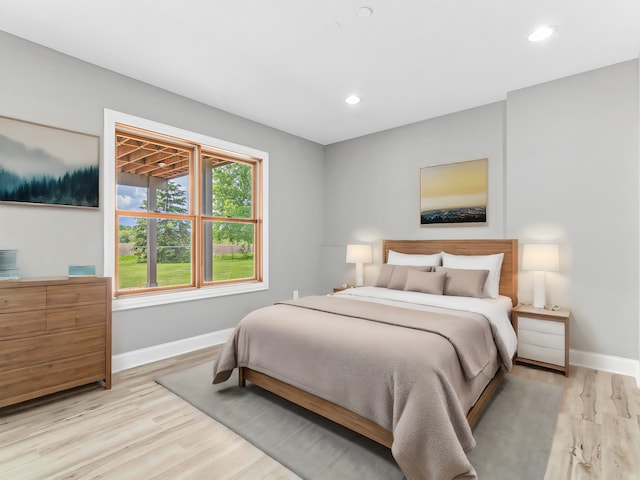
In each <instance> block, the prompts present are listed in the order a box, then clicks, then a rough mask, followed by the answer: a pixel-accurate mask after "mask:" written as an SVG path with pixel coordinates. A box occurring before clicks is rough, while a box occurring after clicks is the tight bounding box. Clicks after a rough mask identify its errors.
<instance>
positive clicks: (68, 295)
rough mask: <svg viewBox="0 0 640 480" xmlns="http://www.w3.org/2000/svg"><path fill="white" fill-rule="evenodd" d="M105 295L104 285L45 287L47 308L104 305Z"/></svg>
mask: <svg viewBox="0 0 640 480" xmlns="http://www.w3.org/2000/svg"><path fill="white" fill-rule="evenodd" d="M106 295H107V289H106V287H105V285H104V284H96V285H91V284H78V285H52V286H48V287H47V308H56V307H69V306H76V305H91V304H99V303H102V304H104V303H105V302H106V298H107V296H106Z"/></svg>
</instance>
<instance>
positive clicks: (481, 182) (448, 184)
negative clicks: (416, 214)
mask: <svg viewBox="0 0 640 480" xmlns="http://www.w3.org/2000/svg"><path fill="white" fill-rule="evenodd" d="M486 205H487V160H486V159H483V160H474V161H470V162H459V163H450V164H446V165H437V166H434V167H425V168H422V169H420V209H421V211H425V210H438V209H443V208H459V207H478V206H486Z"/></svg>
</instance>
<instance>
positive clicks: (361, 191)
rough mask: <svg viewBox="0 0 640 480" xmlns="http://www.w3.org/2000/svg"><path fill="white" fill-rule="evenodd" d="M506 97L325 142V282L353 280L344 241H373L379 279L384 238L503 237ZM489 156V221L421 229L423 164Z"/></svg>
mask: <svg viewBox="0 0 640 480" xmlns="http://www.w3.org/2000/svg"><path fill="white" fill-rule="evenodd" d="M503 138H504V102H498V103H494V104H491V105H486V106H483V107H478V108H474V109H470V110H465V111H463V112H459V113H455V114H452V115H446V116H443V117H439V118H435V119H432V120H426V121H423V122H419V123H414V124H411V125H407V126H404V127H400V128H395V129H392V130H387V131H384V132H380V133H377V134H374V135H368V136H364V137H360V138H356V139H354V140H350V141H345V142H340V143H336V144H333V145H329V146H327V147H326V160H325V163H326V169H325V185H326V187H327V195H326V201H325V205H326V206H325V232H324V235H325V247H324V248H323V251H322V257H323V262H322V265H323V276H322V278H323V287H324V288H325V289H330V288H331V287H332V286H336V284H337V285H339V284H342V283H353V282H354V275H355V270H354V269H353V268H349V265H346V264H345V254H346V248H345V245H347V244H348V243H369V242H375V243H374V265H365V283H367V282H368V283H373V281H374V280H375V278H376V275H377V267H376V265H375V263H376V262H377V263H380V251H381V243H380V240H382V239H384V238H391V239H419V238H501V237H503V236H504V228H505V225H504V140H503ZM479 158H488V159H489V167H488V168H489V200H488V212H487V219H488V223H487V225H485V226H474V227H455V228H451V227H449V228H446V227H444V228H443V227H420V218H419V209H420V192H419V187H420V178H419V173H420V168H421V167H426V166H429V165H438V164H442V163H451V162H460V161H464V160H475V159H479Z"/></svg>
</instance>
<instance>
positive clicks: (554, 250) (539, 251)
mask: <svg viewBox="0 0 640 480" xmlns="http://www.w3.org/2000/svg"><path fill="white" fill-rule="evenodd" d="M522 270H534V271H539V272H557V271H558V270H560V255H559V253H558V245H555V244H533V245H525V246H524V248H523V250H522Z"/></svg>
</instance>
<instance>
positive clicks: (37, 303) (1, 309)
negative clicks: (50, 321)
mask: <svg viewBox="0 0 640 480" xmlns="http://www.w3.org/2000/svg"><path fill="white" fill-rule="evenodd" d="M46 292H47V290H46V288H45V287H17V288H0V313H10V312H28V311H29V310H37V309H44V308H45V307H46V302H47V293H46Z"/></svg>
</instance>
